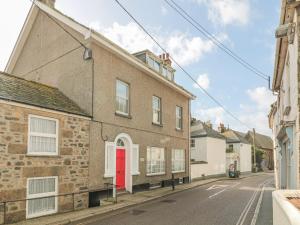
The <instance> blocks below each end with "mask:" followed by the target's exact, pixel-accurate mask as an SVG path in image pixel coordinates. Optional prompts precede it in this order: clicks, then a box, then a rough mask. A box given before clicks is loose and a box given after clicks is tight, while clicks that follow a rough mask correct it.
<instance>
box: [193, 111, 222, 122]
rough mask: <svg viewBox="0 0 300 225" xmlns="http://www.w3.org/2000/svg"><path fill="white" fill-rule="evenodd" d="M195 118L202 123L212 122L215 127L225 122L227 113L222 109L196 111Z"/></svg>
mask: <svg viewBox="0 0 300 225" xmlns="http://www.w3.org/2000/svg"><path fill="white" fill-rule="evenodd" d="M193 116H194V117H196V118H197V119H199V120H202V121H211V123H212V124H213V125H218V124H220V123H222V122H224V119H225V111H224V109H223V108H222V107H212V108H206V109H201V108H200V109H196V110H195V112H194V113H193Z"/></svg>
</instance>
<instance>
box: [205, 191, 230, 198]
mask: <svg viewBox="0 0 300 225" xmlns="http://www.w3.org/2000/svg"><path fill="white" fill-rule="evenodd" d="M225 190H226V189H223V190H221V191H219V192H217V193H215V194H213V195H211V196H209V197H208V198H212V197H214V196H217V195H218V194H221V193H222V192H224V191H225Z"/></svg>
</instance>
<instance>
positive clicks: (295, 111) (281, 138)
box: [269, 0, 300, 189]
mask: <svg viewBox="0 0 300 225" xmlns="http://www.w3.org/2000/svg"><path fill="white" fill-rule="evenodd" d="M281 4H282V5H281V17H280V24H279V27H278V29H277V32H276V37H277V44H276V55H275V69H274V78H273V84H272V89H273V91H274V92H275V93H276V94H277V101H276V102H275V103H274V104H273V105H272V108H271V111H270V114H269V122H270V128H272V130H273V139H274V148H275V150H274V164H275V174H276V176H275V177H276V186H277V188H280V189H299V187H300V161H299V141H300V138H299V121H300V120H299V105H300V99H299V78H300V72H299V52H300V48H299V34H300V33H299V21H300V19H299V18H300V17H299V16H300V11H299V10H300V4H299V1H287V0H282V1H281Z"/></svg>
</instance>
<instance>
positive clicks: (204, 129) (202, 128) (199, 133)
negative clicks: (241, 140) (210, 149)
mask: <svg viewBox="0 0 300 225" xmlns="http://www.w3.org/2000/svg"><path fill="white" fill-rule="evenodd" d="M192 126H199V129H197V130H194V131H192V132H191V137H192V138H197V137H212V138H218V139H225V137H224V136H223V135H222V134H220V133H219V132H218V131H216V130H214V129H212V128H210V127H208V126H207V125H206V124H205V123H203V122H201V121H197V122H196V124H194V125H192Z"/></svg>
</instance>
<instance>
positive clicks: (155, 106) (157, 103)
mask: <svg viewBox="0 0 300 225" xmlns="http://www.w3.org/2000/svg"><path fill="white" fill-rule="evenodd" d="M152 110H153V116H152V122H153V123H155V124H161V99H160V98H159V97H157V96H153V97H152Z"/></svg>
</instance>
